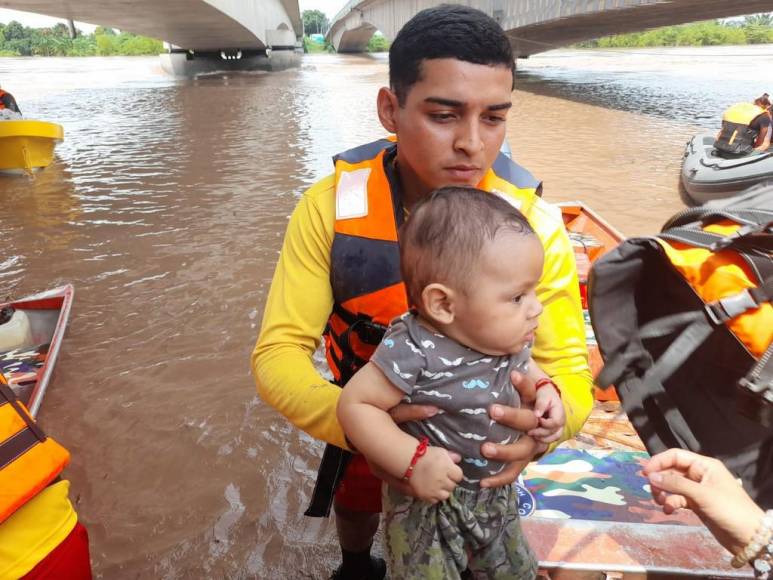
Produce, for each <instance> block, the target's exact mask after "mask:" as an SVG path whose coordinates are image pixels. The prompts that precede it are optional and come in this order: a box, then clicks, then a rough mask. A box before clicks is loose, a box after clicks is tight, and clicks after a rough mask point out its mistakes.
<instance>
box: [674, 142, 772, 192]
mask: <svg viewBox="0 0 773 580" xmlns="http://www.w3.org/2000/svg"><path fill="white" fill-rule="evenodd" d="M768 180H773V150H771V149H768V151H765V152H764V153H754V154H752V155H747V156H744V157H740V158H737V159H723V158H722V157H719V156H717V155H716V152H715V150H714V136H713V135H710V134H701V135H696V136H695V137H693V138H692V139H691V140H690V141H688V143H687V145H686V147H685V151H684V159H683V160H682V173H681V185H682V199H683V201H684V202H685V203H686V204H688V205H701V204H703V203H706V202H707V201H711V200H713V199H721V198H725V197H732V196H733V195H735V194H737V193H739V192H741V191H743V190H745V189H747V188H749V187H751V186H752V185H756V184H757V183H762V182H763V181H768Z"/></svg>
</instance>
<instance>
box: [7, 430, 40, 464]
mask: <svg viewBox="0 0 773 580" xmlns="http://www.w3.org/2000/svg"><path fill="white" fill-rule="evenodd" d="M40 442H41V441H40V439H39V438H38V436H37V435H36V434H35V433H34V432H33V431H32V429H29V428H27V427H25V428H24V429H22V430H21V431H17V432H16V433H14V434H13V435H12V436H11V437H9V438H8V439H6V440H5V441H3V442H2V443H0V469H3V468H4V467H5V466H6V465H9V464H10V463H12V462H13V461H16V460H17V459H18V458H19V457H21V456H22V455H24V454H25V453H26V452H27V451H29V450H30V449H31V448H32V447H34V446H35V445H37V444H38V443H40Z"/></svg>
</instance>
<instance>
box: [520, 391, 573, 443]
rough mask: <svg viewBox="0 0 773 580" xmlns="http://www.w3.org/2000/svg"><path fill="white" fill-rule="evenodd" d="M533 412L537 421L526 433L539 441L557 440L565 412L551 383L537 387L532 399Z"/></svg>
mask: <svg viewBox="0 0 773 580" xmlns="http://www.w3.org/2000/svg"><path fill="white" fill-rule="evenodd" d="M534 414H535V415H536V416H537V419H538V420H539V423H538V425H537V427H536V428H535V429H532V430H531V431H529V432H528V433H527V435H529V437H532V438H534V439H536V440H537V441H540V442H541V443H552V442H553V441H557V440H558V439H559V438H560V437H561V433H563V431H564V424H565V423H566V414H565V413H564V406H563V404H562V403H561V397H560V395H559V394H558V391H557V390H556V389H554V388H553V386H552V385H545V386H543V387H541V388H539V389H537V399H536V400H535V401H534Z"/></svg>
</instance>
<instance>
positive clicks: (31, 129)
mask: <svg viewBox="0 0 773 580" xmlns="http://www.w3.org/2000/svg"><path fill="white" fill-rule="evenodd" d="M62 140H64V130H63V129H62V126H61V125H57V124H56V123H47V122H45V121H33V120H27V119H22V120H19V121H0V170H2V171H13V170H17V171H18V170H21V171H25V172H27V173H32V171H33V170H35V169H40V168H42V167H47V166H48V165H50V164H51V161H53V159H54V147H55V146H56V144H57V143H60V142H61V141H62Z"/></svg>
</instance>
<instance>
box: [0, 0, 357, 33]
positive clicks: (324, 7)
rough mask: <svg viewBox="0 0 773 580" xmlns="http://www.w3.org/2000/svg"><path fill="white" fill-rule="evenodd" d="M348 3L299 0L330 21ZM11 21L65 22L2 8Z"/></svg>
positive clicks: (0, 15) (2, 18)
mask: <svg viewBox="0 0 773 580" xmlns="http://www.w3.org/2000/svg"><path fill="white" fill-rule="evenodd" d="M346 2H347V0H298V5H299V6H300V8H301V12H303V11H304V10H320V11H321V12H324V13H325V14H326V15H327V17H328V19H332V18H333V16H335V15H336V14H337V13H338V11H339V10H340V9H341V8H343V7H344V5H345V4H346ZM11 20H16V21H18V22H21V23H22V24H23V25H24V26H30V27H32V28H47V27H50V26H54V25H55V24H56V23H57V22H65V21H64V20H62V19H60V18H50V17H48V16H42V15H39V14H33V13H31V12H20V11H18V10H8V9H6V8H0V22H2V23H3V24H7V23H8V22H10V21H11ZM97 24H99V23H97ZM75 26H76V28H78V29H80V30H82V31H84V32H86V33H91V32H94V28H95V26H94V25H93V24H86V23H83V22H76V23H75Z"/></svg>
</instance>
